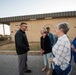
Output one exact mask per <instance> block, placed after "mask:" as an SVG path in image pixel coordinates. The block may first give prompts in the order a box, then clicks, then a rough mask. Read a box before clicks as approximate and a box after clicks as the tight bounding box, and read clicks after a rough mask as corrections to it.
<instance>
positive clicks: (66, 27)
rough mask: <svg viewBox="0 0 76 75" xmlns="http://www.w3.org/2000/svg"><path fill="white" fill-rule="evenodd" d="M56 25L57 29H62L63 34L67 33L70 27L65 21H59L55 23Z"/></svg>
mask: <svg viewBox="0 0 76 75" xmlns="http://www.w3.org/2000/svg"><path fill="white" fill-rule="evenodd" d="M57 27H58V29H62V31H63V33H64V34H67V32H68V31H69V29H70V27H69V24H68V23H67V22H62V23H59V24H58V25H57Z"/></svg>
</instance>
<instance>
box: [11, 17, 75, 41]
mask: <svg viewBox="0 0 76 75" xmlns="http://www.w3.org/2000/svg"><path fill="white" fill-rule="evenodd" d="M21 22H26V23H27V24H28V30H27V31H26V34H27V37H28V40H29V42H39V41H40V36H41V34H40V29H41V28H42V27H47V26H49V27H50V28H51V32H52V33H53V34H54V29H55V26H56V25H57V24H58V23H60V22H68V23H69V25H70V30H69V32H68V34H67V35H68V37H69V39H70V40H72V39H73V38H74V37H75V36H76V33H75V32H76V18H75V17H71V18H55V19H43V20H29V21H21ZM21 22H11V23H10V31H11V38H12V41H14V35H15V33H16V32H17V30H18V29H19V25H20V23H21Z"/></svg>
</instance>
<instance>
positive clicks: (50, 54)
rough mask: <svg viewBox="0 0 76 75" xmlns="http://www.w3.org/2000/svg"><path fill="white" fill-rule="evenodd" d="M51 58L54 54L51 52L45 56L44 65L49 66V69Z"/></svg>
mask: <svg viewBox="0 0 76 75" xmlns="http://www.w3.org/2000/svg"><path fill="white" fill-rule="evenodd" d="M50 57H52V53H51V52H50V53H47V54H44V55H43V58H44V65H45V66H47V67H48V68H49V69H50V68H51V65H50V59H49V58H50Z"/></svg>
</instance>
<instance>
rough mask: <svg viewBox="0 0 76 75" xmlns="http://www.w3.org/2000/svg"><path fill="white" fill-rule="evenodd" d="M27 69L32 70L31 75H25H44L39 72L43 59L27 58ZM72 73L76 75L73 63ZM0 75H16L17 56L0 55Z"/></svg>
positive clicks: (75, 67)
mask: <svg viewBox="0 0 76 75" xmlns="http://www.w3.org/2000/svg"><path fill="white" fill-rule="evenodd" d="M27 63H28V67H29V69H31V70H32V73H31V74H25V75H46V72H47V71H45V72H41V68H42V67H43V57H42V56H39V55H38V56H37V55H36V56H35V55H34V56H31V55H29V56H28V62H27ZM72 64H73V71H72V73H71V74H70V75H76V65H75V64H74V62H72ZM0 75H18V59H17V55H6V54H0Z"/></svg>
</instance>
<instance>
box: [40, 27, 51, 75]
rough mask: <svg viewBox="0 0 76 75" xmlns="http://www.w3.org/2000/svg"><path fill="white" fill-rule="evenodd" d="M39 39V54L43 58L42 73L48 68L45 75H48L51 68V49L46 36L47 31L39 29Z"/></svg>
mask: <svg viewBox="0 0 76 75" xmlns="http://www.w3.org/2000/svg"><path fill="white" fill-rule="evenodd" d="M40 32H41V35H42V36H41V38H40V44H41V54H42V55H43V58H44V67H43V68H42V71H45V70H46V69H47V68H48V72H47V75H50V73H51V66H50V61H49V58H50V57H51V52H52V47H51V46H50V38H49V36H48V35H47V30H46V29H45V28H43V29H41V31H40Z"/></svg>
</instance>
